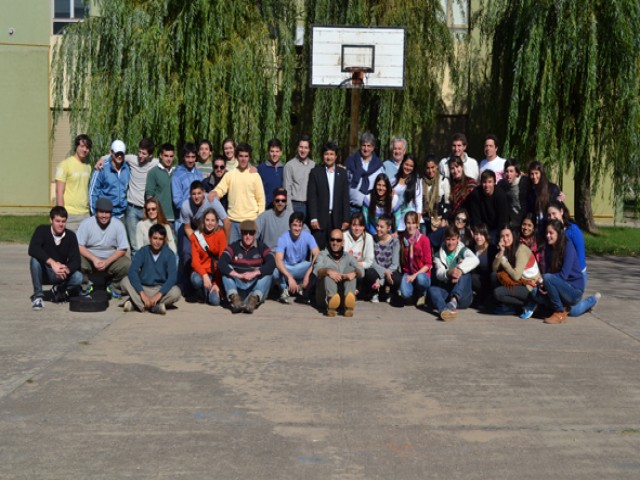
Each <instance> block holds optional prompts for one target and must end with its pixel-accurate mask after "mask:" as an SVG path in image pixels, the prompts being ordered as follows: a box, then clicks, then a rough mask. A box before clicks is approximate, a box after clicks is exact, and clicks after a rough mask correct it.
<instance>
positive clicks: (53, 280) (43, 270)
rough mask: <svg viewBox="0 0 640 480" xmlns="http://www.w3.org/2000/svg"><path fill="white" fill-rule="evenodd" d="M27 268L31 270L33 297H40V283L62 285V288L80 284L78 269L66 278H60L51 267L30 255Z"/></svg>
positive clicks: (80, 275) (41, 293)
mask: <svg viewBox="0 0 640 480" xmlns="http://www.w3.org/2000/svg"><path fill="white" fill-rule="evenodd" d="M29 270H30V271H31V283H32V284H33V297H32V298H36V297H42V296H43V292H42V285H62V286H63V287H64V288H69V287H78V288H80V286H81V285H82V273H81V272H80V271H77V272H73V273H72V274H71V276H69V277H68V278H66V279H64V280H63V279H61V278H58V277H57V276H56V274H55V273H53V269H52V268H51V267H50V266H49V265H46V264H44V263H40V262H39V261H38V260H36V259H35V258H33V257H31V260H30V263H29Z"/></svg>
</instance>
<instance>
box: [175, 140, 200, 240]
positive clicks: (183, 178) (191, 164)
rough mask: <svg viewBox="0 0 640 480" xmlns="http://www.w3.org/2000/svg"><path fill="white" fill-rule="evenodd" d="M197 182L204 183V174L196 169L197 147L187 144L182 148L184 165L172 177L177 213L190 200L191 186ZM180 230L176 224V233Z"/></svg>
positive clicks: (179, 166)
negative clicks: (183, 203)
mask: <svg viewBox="0 0 640 480" xmlns="http://www.w3.org/2000/svg"><path fill="white" fill-rule="evenodd" d="M196 180H200V181H202V173H201V172H200V170H198V169H197V168H196V145H195V144H194V143H185V145H184V147H182V163H181V164H180V165H178V166H177V167H176V170H175V172H173V175H172V177H171V195H172V196H173V208H174V211H175V212H177V213H179V212H180V209H181V208H182V202H184V201H185V200H186V199H187V198H189V193H190V187H191V184H192V183H193V182H194V181H196ZM176 223H178V222H176ZM178 228H179V225H177V224H176V225H175V229H176V231H177V230H178Z"/></svg>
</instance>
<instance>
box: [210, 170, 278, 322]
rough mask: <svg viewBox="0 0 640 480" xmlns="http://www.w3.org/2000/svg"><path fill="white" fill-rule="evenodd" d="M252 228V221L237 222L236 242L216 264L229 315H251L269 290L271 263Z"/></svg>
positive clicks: (272, 260)
mask: <svg viewBox="0 0 640 480" xmlns="http://www.w3.org/2000/svg"><path fill="white" fill-rule="evenodd" d="M232 173H233V172H232ZM256 228H257V226H256V222H255V221H254V220H244V221H243V222H241V223H240V240H238V241H236V242H233V243H231V244H229V245H228V246H227V248H226V249H225V250H224V252H222V255H221V256H220V260H219V261H218V269H219V270H220V273H221V274H222V284H223V285H224V288H225V292H226V294H227V298H228V300H229V305H230V307H231V312H233V313H239V312H241V311H244V312H245V313H253V311H254V310H255V309H256V308H257V307H258V305H259V304H260V303H261V302H262V301H264V299H265V297H266V295H267V294H268V293H269V288H270V287H271V278H272V275H273V270H274V268H275V266H276V263H275V259H274V257H273V253H272V252H271V250H270V249H269V247H267V246H266V245H265V244H264V243H262V242H258V241H256Z"/></svg>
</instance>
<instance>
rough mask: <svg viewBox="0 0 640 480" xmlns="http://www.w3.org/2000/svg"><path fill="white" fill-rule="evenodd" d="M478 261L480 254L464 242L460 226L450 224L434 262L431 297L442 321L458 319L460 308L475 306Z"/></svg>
mask: <svg viewBox="0 0 640 480" xmlns="http://www.w3.org/2000/svg"><path fill="white" fill-rule="evenodd" d="M478 263H479V260H478V257H476V255H475V254H474V253H473V252H472V251H471V250H470V249H469V248H467V247H465V246H464V244H463V243H462V242H461V241H460V233H459V232H458V229H457V228H456V227H455V226H453V225H449V226H448V227H447V228H446V230H445V232H444V244H443V245H442V246H441V247H440V250H439V251H438V254H437V255H436V257H435V260H434V262H433V268H434V273H435V279H434V284H433V285H432V286H431V287H429V298H431V302H432V303H433V305H434V307H435V308H436V309H437V310H438V314H439V315H440V319H441V320H443V321H445V322H446V321H448V320H455V318H456V311H457V309H458V308H467V307H468V306H469V305H471V302H472V301H473V293H472V291H471V275H470V273H471V271H472V270H473V269H474V268H476V267H477V266H478Z"/></svg>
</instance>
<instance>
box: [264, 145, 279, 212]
mask: <svg viewBox="0 0 640 480" xmlns="http://www.w3.org/2000/svg"><path fill="white" fill-rule="evenodd" d="M267 147H268V149H269V160H267V161H266V162H263V163H261V164H260V165H258V174H260V178H261V179H262V187H263V188H264V194H265V197H266V198H265V204H266V206H267V208H271V205H272V204H273V191H274V190H275V189H276V188H280V187H282V181H283V178H282V175H283V172H284V165H282V162H281V161H280V159H281V158H282V142H280V140H278V139H277V138H272V139H271V140H269V143H268V144H267Z"/></svg>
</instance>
